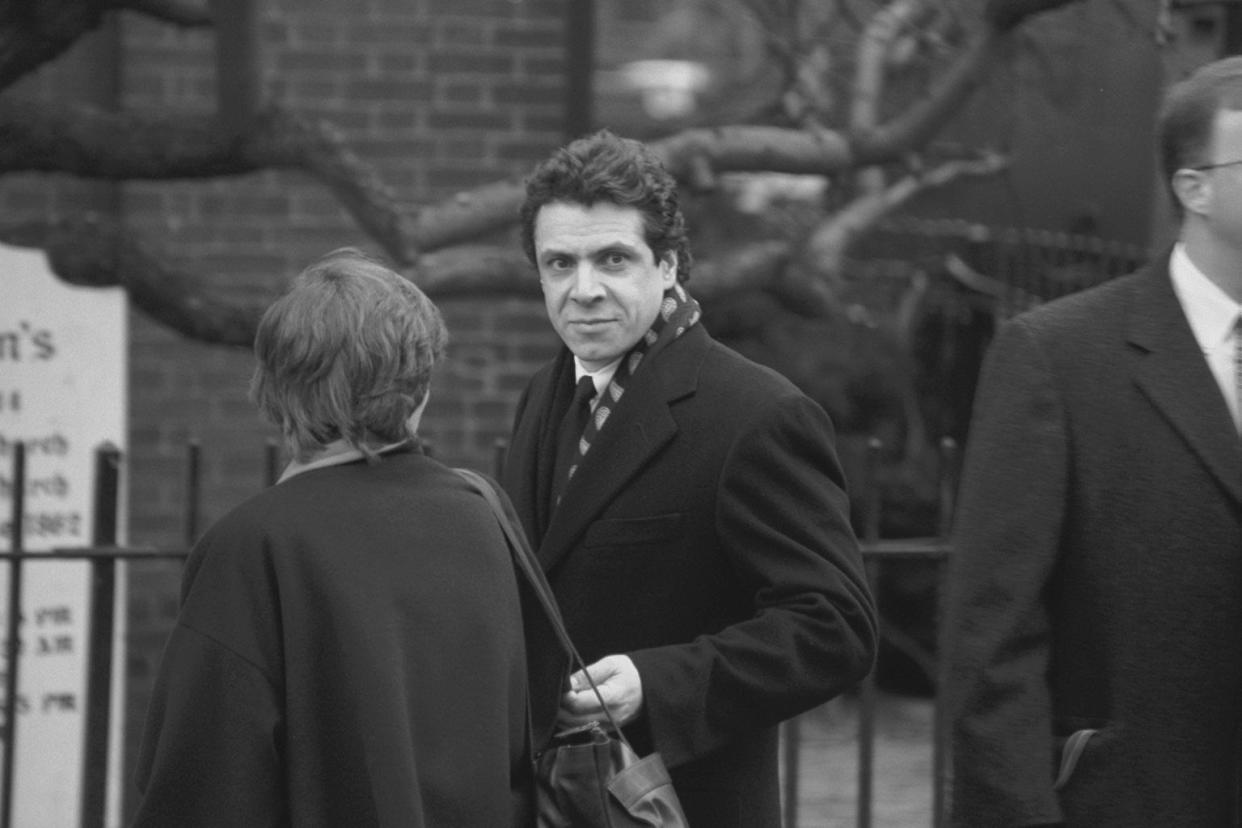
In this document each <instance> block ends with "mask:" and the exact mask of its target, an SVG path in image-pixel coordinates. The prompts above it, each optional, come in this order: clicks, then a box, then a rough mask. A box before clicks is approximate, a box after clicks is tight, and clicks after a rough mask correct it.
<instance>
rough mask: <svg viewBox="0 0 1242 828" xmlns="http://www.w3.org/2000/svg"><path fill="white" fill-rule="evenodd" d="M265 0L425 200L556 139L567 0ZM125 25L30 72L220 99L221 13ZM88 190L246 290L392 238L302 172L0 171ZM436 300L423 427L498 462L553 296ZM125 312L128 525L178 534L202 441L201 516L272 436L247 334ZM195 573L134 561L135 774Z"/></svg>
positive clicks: (60, 86) (309, 83)
mask: <svg viewBox="0 0 1242 828" xmlns="http://www.w3.org/2000/svg"><path fill="white" fill-rule="evenodd" d="M259 8H260V14H261V15H262V18H261V38H262V43H263V49H264V74H265V78H266V82H265V84H264V86H265V88H266V89H267V90H268V91H269V92H270V93H271V95H272V96H273V97H274V98H275V99H277V100H279V101H280V102H281V103H282V104H283V105H284V106H286V107H288V108H290V109H293V110H295V111H298V112H301V113H304V114H306V115H310V116H315V117H321V118H324V119H327V120H329V121H331V122H332V123H333V124H334V125H336V126H337V127H338V128H339V129H340V131H341V132H342V133H343V135H344V136H345V138H346V140H347V141H348V142H349V143H350V145H351V146H352V147H353V148H354V149H355V151H356V152H358V154H359V155H361V156H362V157H363V158H365V159H366V160H367V161H369V162H371V163H372V164H374V165H375V166H376V167H377V168H378V169H379V171H380V173H381V175H382V177H383V178H384V180H385V181H386V182H387V183H388V184H389V185H390V186H391V187H392V188H393V189H394V190H395V192H396V193H397V194H398V197H399V198H400V199H401V200H402V201H403V202H404V203H406V204H408V205H410V206H411V207H413V206H414V205H417V204H420V203H425V202H429V201H435V200H438V199H442V198H445V197H447V196H450V195H451V194H452V193H454V192H455V191H457V190H459V189H462V188H465V187H470V186H473V185H477V184H481V183H486V182H490V181H497V180H500V179H504V178H508V177H512V176H517V175H520V174H522V173H524V172H525V171H526V170H527V169H529V167H530V165H531V163H532V162H533V161H535V160H536V159H538V158H539V157H542V156H543V155H544V154H545V153H546V152H547V151H548V150H549V149H551V148H552V147H553V146H555V145H556V144H558V143H560V141H561V137H562V136H561V126H562V124H561V120H562V102H561V90H562V79H561V74H560V73H561V67H562V62H563V59H562V54H561V41H562V33H561V13H562V4H561V3H560V2H559V0H366V2H361V0H272V2H264V3H260V4H259ZM116 25H117V28H115V29H114V30H112V31H110V32H104V33H102V34H99V35H93V36H92V37H90V38H88V39H87V40H86V41H85V42H84V43H83V44H81V45H79V46H77V47H75V48H74V50H73V52H71V53H70V54H68V55H66V56H65V57H64V58H62V59H61V60H60V61H58V62H57V63H56V64H54V65H52V66H49V67H47V68H46V69H44V70H42V71H41V72H40V73H39V75H38V76H37V77H34V78H31V79H28V80H26V81H23V86H24V87H25V88H26V91H29V92H32V93H34V94H40V95H60V96H62V97H63V96H65V95H66V94H67V92H66V90H68V91H69V92H70V93H71V94H73V95H75V96H77V97H82V98H86V99H89V100H95V101H99V100H106V99H107V98H108V97H109V96H116V97H118V98H119V101H120V103H121V105H122V106H123V107H125V108H127V109H155V110H165V111H177V112H200V113H202V112H210V111H211V110H212V109H213V108H214V105H215V103H214V67H213V61H214V41H213V34H212V33H211V32H209V31H199V30H192V29H177V28H174V27H171V26H166V25H163V24H159V23H156V22H153V21H151V20H148V19H145V18H142V17H140V16H138V15H134V14H126V15H124V16H123V17H121V18H120V19H119V23H118V24H116ZM114 44H119V47H115V46H114ZM109 48H118V51H119V53H120V54H121V55H122V58H121V60H120V62H119V74H113V73H111V72H110V71H109V70H108V67H107V66H106V65H105V63H106V54H107V51H108V49H109ZM83 203H87V204H93V205H95V206H96V208H97V209H105V210H117V211H118V212H119V214H120V216H121V217H122V219H123V220H124V221H125V222H126V223H127V224H128V226H129V227H130V228H131V229H132V230H133V231H134V232H136V233H140V234H142V235H143V236H144V237H146V238H147V239H149V240H151V241H154V242H156V243H157V244H158V246H159V248H160V249H161V250H162V252H164V253H165V254H166V255H167V256H168V258H169V259H170V260H171V261H172V262H173V263H174V264H175V265H176V266H177V267H178V268H181V269H183V270H186V271H188V272H192V273H197V274H201V275H202V277H203V278H205V279H207V280H209V281H210V282H211V284H213V285H215V286H219V287H220V288H221V289H224V290H227V291H230V292H236V293H237V294H238V295H242V294H253V295H261V296H266V295H269V294H271V293H272V292H274V291H275V290H276V289H277V288H278V286H279V285H280V284H282V283H283V282H284V281H285V280H287V279H289V278H291V277H292V276H293V275H295V274H296V273H297V271H298V270H299V269H301V267H303V266H304V265H305V264H306V263H308V262H309V261H310V260H312V259H313V258H315V257H316V256H318V255H319V254H321V253H324V252H326V251H328V250H330V249H332V248H334V247H338V246H341V245H354V246H359V247H363V248H365V249H371V250H377V246H376V245H375V244H374V243H373V242H371V241H370V239H369V238H368V237H367V236H366V235H365V234H363V233H362V232H361V231H360V230H359V229H358V227H357V226H355V225H354V223H353V222H352V220H351V219H350V218H349V217H348V216H347V215H346V214H345V212H344V211H343V210H342V209H341V208H340V207H339V206H338V205H337V204H336V202H335V201H334V200H333V199H332V197H331V195H330V194H329V193H328V192H327V191H326V190H325V188H323V187H322V186H321V185H319V184H318V183H316V182H314V181H312V180H311V179H309V178H308V177H306V176H304V175H302V174H299V173H294V172H287V171H276V172H262V173H256V174H253V175H246V176H241V177H237V178H233V179H229V180H214V181H211V180H208V181H185V182H126V183H124V184H121V185H119V186H113V185H99V184H80V183H75V182H72V181H67V180H63V179H60V178H48V177H33V176H32V177H26V176H21V177H13V176H10V177H7V178H5V179H4V180H3V181H0V208H3V209H5V210H7V211H9V213H10V214H14V213H19V212H34V213H47V212H52V211H55V210H58V209H66V208H74V207H77V206H79V205H81V204H83ZM502 241H503V239H502ZM513 247H514V250H515V251H516V250H517V245H516V242H513ZM440 305H441V310H442V312H443V314H444V316H445V319H446V321H447V323H448V326H449V330H450V336H451V344H450V347H449V353H448V359H447V360H446V362H445V364H444V366H443V367H442V369H440V370H439V371H438V373H437V376H436V377H435V379H434V383H433V388H432V399H431V403H430V405H429V407H428V411H427V414H426V416H425V418H424V421H423V423H424V424H423V431H424V434H425V435H426V436H427V437H428V439H429V440H430V441H431V444H432V447H433V450H434V452H435V454H436V455H437V456H438V457H440V458H441V459H443V460H444V461H446V462H448V463H451V464H454V465H464V466H470V467H474V468H478V469H482V470H486V471H491V470H492V468H493V462H494V456H495V455H494V446H495V442H496V440H497V439H499V438H502V437H503V436H505V435H506V434H507V432H508V427H509V422H510V418H511V416H512V411H513V406H514V404H515V402H516V398H517V395H518V393H519V392H520V390H521V388H522V386H523V384H524V382H525V380H526V378H527V377H528V376H529V375H530V373H531V372H532V371H533V370H534V368H535V366H536V365H538V364H539V363H541V362H542V361H544V360H546V359H547V358H548V357H549V356H550V355H551V354H552V353H553V351H554V348H555V344H556V340H555V336H554V334H552V332H551V330H550V328H549V327H548V325H547V322H546V318H545V317H544V316H543V310H542V305H541V304H540V303H539V302H538V301H537V300H535V301H531V300H528V299H520V298H496V299H464V298H455V299H452V300H446V301H443V302H441V303H440ZM130 333H131V344H130V364H129V386H130V432H129V442H128V446H127V449H128V484H129V489H128V503H129V514H128V527H129V540H130V542H131V543H133V544H139V545H154V546H159V547H175V546H181V545H183V543H184V538H185V535H186V497H187V488H188V486H187V476H186V475H187V462H186V456H187V448H186V446H187V443H188V441H189V440H191V439H193V440H197V441H198V442H199V443H200V445H201V475H200V486H201V496H200V500H199V503H200V509H199V512H198V514H199V526H200V527H205V526H206V525H208V524H210V522H212V521H213V520H215V519H217V518H219V517H220V516H221V515H222V514H223V513H224V512H226V511H227V510H228V509H230V508H231V507H232V506H234V505H235V504H237V503H238V502H240V501H241V500H242V499H244V498H245V497H247V496H248V495H249V494H251V493H253V492H254V491H256V490H257V489H258V488H259V487H260V486H261V485H262V484H263V480H264V450H265V444H266V443H267V441H269V440H271V439H272V438H274V436H275V435H274V433H273V431H272V430H271V429H270V428H269V427H267V426H265V425H264V424H263V423H262V422H260V420H259V419H258V416H257V414H256V413H255V411H254V408H253V406H252V405H251V404H250V403H249V402H248V400H247V398H246V389H247V383H248V380H249V377H250V373H251V371H252V368H253V360H252V358H251V356H250V354H249V353H248V351H246V350H244V349H231V348H222V347H218V346H208V345H204V344H201V343H195V342H190V341H187V340H185V339H183V338H182V337H180V336H179V335H177V334H175V333H173V332H170V331H169V330H167V329H165V328H163V327H161V326H159V325H157V324H156V323H153V322H152V321H150V320H149V319H147V318H146V317H144V316H142V315H141V314H139V313H136V312H131V314H130ZM179 574H180V567H179V566H178V565H173V564H167V563H162V564H143V565H138V564H135V565H133V566H131V567H130V573H129V584H130V606H129V614H128V623H129V652H128V663H127V664H126V665H125V669H126V677H127V682H128V691H127V699H126V705H127V721H128V729H127V737H126V743H127V744H126V751H125V753H126V757H125V764H126V768H125V775H126V779H127V780H128V779H129V778H130V776H131V773H132V762H133V752H134V748H135V746H136V742H137V739H138V737H139V735H140V728H141V724H142V720H143V717H144V714H145V710H146V705H147V700H148V698H149V693H150V684H151V680H152V678H153V675H154V671H155V668H156V666H157V664H158V659H159V654H160V650H161V649H162V646H163V642H164V640H165V637H166V635H167V632H168V629H169V627H170V623H171V621H172V619H173V618H174V617H175V614H176V607H177V601H176V591H177V584H178V580H179ZM127 789H128V786H127ZM126 800H127V801H126V807H125V811H126V812H128V811H129V808H130V806H132V801H131V800H132V797H129V796H127V797H126Z"/></svg>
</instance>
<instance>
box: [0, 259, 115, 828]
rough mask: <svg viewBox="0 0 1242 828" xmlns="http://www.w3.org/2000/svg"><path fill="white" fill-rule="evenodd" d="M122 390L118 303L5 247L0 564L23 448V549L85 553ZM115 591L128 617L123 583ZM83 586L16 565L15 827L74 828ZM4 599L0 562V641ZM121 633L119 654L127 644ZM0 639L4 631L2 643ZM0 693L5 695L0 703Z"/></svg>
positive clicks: (1, 268) (76, 578)
mask: <svg viewBox="0 0 1242 828" xmlns="http://www.w3.org/2000/svg"><path fill="white" fill-rule="evenodd" d="M125 378H126V322H125V296H124V293H123V292H122V291H121V290H120V289H99V288H75V287H71V286H68V285H65V284H64V283H63V282H61V281H59V280H58V279H57V278H56V277H55V276H53V275H52V273H51V270H50V268H49V267H48V264H47V260H46V257H45V256H44V255H43V253H42V252H40V251H34V250H25V249H18V248H13V247H8V246H5V245H0V552H8V551H10V550H11V549H12V537H11V535H12V522H13V455H14V448H13V447H14V446H15V445H16V444H17V443H18V442H21V443H24V444H25V446H26V487H25V509H24V513H25V515H24V520H23V522H24V527H23V533H22V534H23V546H24V549H25V550H26V551H29V552H37V551H47V550H50V549H54V548H64V547H82V546H89V545H90V543H91V541H92V537H91V533H92V527H93V521H94V514H93V505H94V501H93V492H92V488H93V483H94V458H95V451H96V449H97V448H98V447H99V446H100V445H101V444H102V443H104V442H110V443H113V444H115V445H116V446H117V447H118V448H120V447H123V446H124V438H125V433H126V432H125V421H126V405H125V403H126V387H125ZM122 514H124V511H123V510H122ZM117 540H118V542H120V541H121V540H122V539H121V538H118V539H117ZM118 574H120V571H119V572H118ZM118 582H119V583H120V587H119V589H120V592H119V594H118V596H117V604H118V606H120V607H123V606H124V605H125V602H124V583H123V576H121V577H118ZM89 586H90V570H89V566H88V564H86V563H85V562H78V561H39V560H27V562H26V563H25V564H24V568H23V574H22V593H23V594H22V623H21V652H22V656H21V660H20V666H19V668H18V688H17V689H18V692H17V707H18V715H17V723H16V725H17V726H16V731H15V736H16V745H17V746H16V749H15V752H14V757H15V764H14V786H13V788H14V792H13V797H12V824H13V825H15V826H22V827H23V828H64V826H71V825H77V824H79V822H80V820H81V815H80V814H79V810H80V805H81V788H82V755H83V739H84V735H85V721H86V719H85V713H86V711H85V704H86V658H87V652H86V650H87V643H88V640H89V639H88V631H87V628H86V622H87V616H88V612H89V610H90V601H89V595H90V593H89ZM8 595H9V566H8V564H7V563H6V562H5V560H4V556H3V554H0V628H3V627H7V623H8ZM119 617H120V618H121V619H123V618H124V614H123V613H120V614H119ZM120 626H122V625H120V624H118V629H117V636H116V639H115V641H123V639H122V638H121V635H122V634H123V630H122V629H120ZM7 636H8V631H7V630H4V631H3V634H2V636H0V641H5V640H7ZM114 647H115V648H116V649H115V650H114V652H115V653H116V654H117V657H116V658H115V659H114V664H121V665H123V664H124V663H125V660H124V650H123V649H121V648H120V646H119V645H117V644H115V643H114ZM2 671H3V662H0V672H2ZM122 672H123V670H121V669H116V668H115V667H114V670H113V673H114V685H113V686H114V698H113V705H112V710H113V714H112V724H113V728H114V735H113V737H112V745H111V747H110V750H109V754H110V761H109V767H110V768H111V770H112V775H113V780H112V781H111V782H110V788H111V791H110V796H109V800H110V803H111V804H110V807H109V811H110V814H109V816H108V819H107V822H108V823H109V824H115V822H116V821H117V819H118V816H117V814H118V813H119V810H118V806H117V800H118V797H117V795H116V794H117V788H116V785H117V783H116V777H117V772H118V770H119V764H120V763H119V761H118V760H117V757H118V753H119V747H118V745H119V739H118V738H117V735H116V734H118V733H119V725H120V710H121V709H122V707H121V705H120V699H119V693H117V692H116V690H117V688H118V687H119V681H120V678H121V676H120V675H118V674H120V673H122ZM3 688H4V684H3V682H2V681H0V695H3ZM0 726H5V727H7V723H0ZM0 784H3V780H2V779H0Z"/></svg>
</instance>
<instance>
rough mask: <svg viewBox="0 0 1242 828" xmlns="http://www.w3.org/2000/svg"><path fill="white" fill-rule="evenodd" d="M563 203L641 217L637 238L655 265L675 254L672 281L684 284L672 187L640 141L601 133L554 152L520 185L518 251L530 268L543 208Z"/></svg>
mask: <svg viewBox="0 0 1242 828" xmlns="http://www.w3.org/2000/svg"><path fill="white" fill-rule="evenodd" d="M558 201H559V202H568V203H571V204H581V205H583V206H584V207H590V206H591V205H593V204H596V203H599V202H607V203H611V204H615V205H617V206H619V207H634V208H636V209H637V210H638V212H639V213H641V214H642V217H643V235H644V238H645V239H646V241H647V246H648V247H650V248H651V250H652V252H653V253H655V258H656V260H657V261H659V260H660V259H662V258H663V257H664V255H665V254H667V253H670V252H672V253H676V254H677V279H678V281H681V282H684V281H686V280H687V279H689V278H690V263H691V257H690V242H689V240H688V239H687V238H686V219H685V216H683V215H682V212H681V204H680V202H679V201H678V196H677V182H676V181H675V180H674V179H673V176H672V175H670V174H669V172H668V170H666V169H665V168H664V165H663V164H662V163H661V162H660V159H659V158H657V157H656V155H655V153H654V152H652V151H651V149H650V148H649V147H648V146H647V145H645V144H643V143H642V142H641V141H635V140H633V139H632V138H621V137H619V136H617V135H615V134H613V133H612V132H609V131H608V130H606V129H602V130H600V131H599V132H596V133H594V134H593V135H588V136H586V137H585V138H579V139H578V140H576V141H574V142H572V143H570V144H568V145H566V146H564V147H562V148H560V149H558V150H557V151H556V152H554V153H553V154H552V156H551V157H550V158H548V159H547V160H545V161H543V162H542V163H540V164H539V166H537V167H535V169H534V171H533V172H532V173H531V175H530V177H529V178H528V179H527V180H526V200H525V201H524V202H523V203H522V210H521V219H522V249H523V250H525V252H526V258H527V259H528V260H529V261H530V263H531V264H532V265H533V264H535V219H536V218H537V217H538V215H539V211H540V209H542V208H543V206H544V205H545V204H551V203H553V202H558Z"/></svg>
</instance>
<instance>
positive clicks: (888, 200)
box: [801, 155, 1009, 282]
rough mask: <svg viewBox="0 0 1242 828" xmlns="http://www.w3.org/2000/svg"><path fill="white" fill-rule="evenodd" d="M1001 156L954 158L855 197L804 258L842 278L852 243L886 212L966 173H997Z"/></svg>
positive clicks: (825, 275)
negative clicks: (955, 159)
mask: <svg viewBox="0 0 1242 828" xmlns="http://www.w3.org/2000/svg"><path fill="white" fill-rule="evenodd" d="M1008 163H1009V162H1008V160H1007V159H1005V158H1004V157H1002V156H999V155H989V156H985V157H983V158H981V159H978V160H974V161H952V162H948V163H945V164H941V165H940V166H938V167H936V168H934V169H932V170H930V171H928V172H926V173H923V174H919V175H909V176H906V177H905V178H903V179H901V180H900V181H897V182H895V183H893V184H892V185H890V186H889V187H888V188H887V189H885V190H882V191H880V192H877V193H871V194H868V195H865V196H862V197H859V198H857V199H855V200H854V201H853V202H851V203H850V204H848V205H846V207H845V208H844V209H842V210H840V211H838V212H836V213H834V214H833V215H832V216H831V217H830V218H829V219H828V220H827V221H825V222H824V223H823V224H821V225H820V226H819V227H818V228H817V229H816V230H815V231H814V232H813V233H812V234H811V236H810V237H809V239H808V240H807V243H806V247H805V249H804V250H803V251H802V254H801V258H802V259H803V260H805V261H806V262H808V263H811V264H810V265H809V266H808V268H807V269H808V270H810V271H812V272H816V273H818V274H819V279H821V280H824V281H827V282H834V281H836V280H838V279H839V278H840V272H841V267H842V262H843V260H844V258H845V253H846V252H847V251H848V249H849V247H850V245H851V243H852V242H853V241H854V240H855V239H856V238H857V237H858V236H859V235H860V234H861V233H863V232H864V231H866V230H867V229H868V228H870V227H873V226H874V225H875V223H876V222H877V221H879V220H880V219H881V218H882V217H884V216H885V215H888V214H889V213H892V212H893V211H894V210H896V209H897V208H898V207H900V206H902V205H903V204H905V203H907V202H908V201H910V199H912V198H914V197H915V196H916V195H918V194H919V193H922V192H925V191H927V190H929V189H933V188H936V187H943V186H945V185H946V184H949V183H951V182H952V181H955V180H957V179H959V178H962V177H965V176H987V175H994V174H996V173H997V172H999V171H1000V170H1002V169H1004V168H1005V167H1006V166H1007V165H1008Z"/></svg>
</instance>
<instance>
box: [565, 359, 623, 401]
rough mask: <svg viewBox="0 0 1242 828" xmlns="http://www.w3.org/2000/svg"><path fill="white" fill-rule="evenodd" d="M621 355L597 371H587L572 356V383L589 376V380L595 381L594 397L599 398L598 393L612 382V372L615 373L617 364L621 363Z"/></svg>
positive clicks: (602, 391) (579, 361) (601, 392)
mask: <svg viewBox="0 0 1242 828" xmlns="http://www.w3.org/2000/svg"><path fill="white" fill-rule="evenodd" d="M621 359H622V357H617V358H616V359H614V360H613V361H612V362H610V363H608V364H607V365H605V366H604V367H603V368H600V369H599V370H598V371H588V370H587V369H586V367H585V366H583V364H582V361H581V360H580V359H578V358H577V357H574V383H575V384H577V382H578V380H580V379H582V378H583V377H590V378H591V382H593V383H595V399H596V400H598V399H599V395H600V394H603V393H604V389H605V388H607V387H608V383H610V382H612V376H613V374H615V373H617V366H618V365H620V364H621ZM591 405H592V407H593V406H594V405H595V402H594V400H592V402H591Z"/></svg>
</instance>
